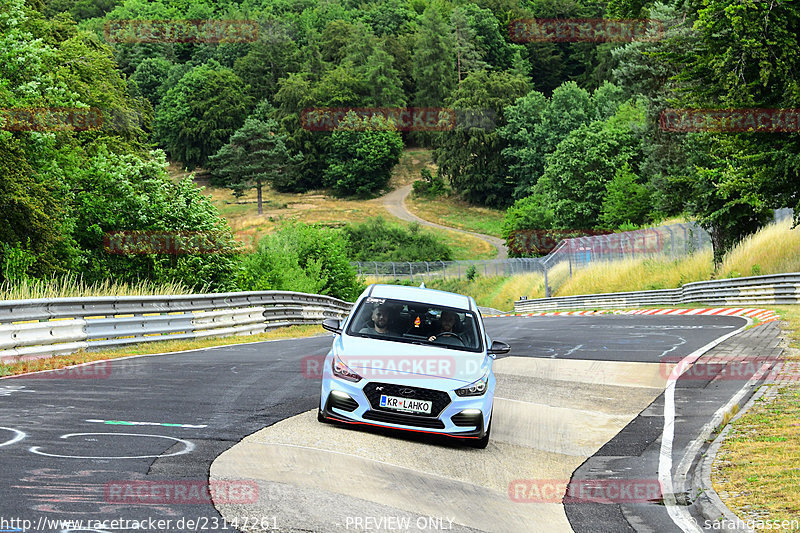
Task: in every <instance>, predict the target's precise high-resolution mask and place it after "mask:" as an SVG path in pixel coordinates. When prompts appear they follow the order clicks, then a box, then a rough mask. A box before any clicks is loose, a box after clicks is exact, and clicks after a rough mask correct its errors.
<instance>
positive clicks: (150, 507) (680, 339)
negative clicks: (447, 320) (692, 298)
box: [0, 315, 745, 532]
mask: <svg viewBox="0 0 800 533" xmlns="http://www.w3.org/2000/svg"><path fill="white" fill-rule="evenodd" d="M486 324H487V328H488V329H489V333H490V335H491V336H492V337H493V338H496V339H499V340H504V341H506V342H508V343H509V344H510V345H511V346H512V350H511V352H510V353H509V354H508V355H507V356H502V357H501V358H498V360H497V362H496V367H495V372H496V375H497V380H498V384H497V390H496V403H495V413H494V425H493V432H492V440H491V441H490V443H489V447H488V448H487V449H486V450H475V449H471V448H465V447H461V446H458V445H453V444H452V443H449V442H441V441H438V440H432V439H430V438H427V437H424V436H417V435H407V434H400V435H398V434H395V433H391V432H381V431H368V430H357V429H352V428H349V427H340V426H337V425H329V424H319V423H317V422H316V416H315V415H316V411H315V409H316V405H317V401H318V394H319V378H318V376H316V375H312V374H311V373H309V372H308V371H307V368H308V367H307V365H306V366H304V364H305V363H307V362H308V360H309V359H307V358H310V360H318V358H319V357H321V356H323V355H324V354H325V353H326V352H327V350H328V348H329V347H330V343H331V338H330V336H324V337H314V338H308V339H293V340H281V341H271V342H264V343H254V344H245V345H237V346H230V347H219V348H210V349H206V350H201V351H194V352H186V353H179V354H170V355H159V356H145V357H135V358H127V359H123V360H117V361H110V362H103V363H97V364H93V365H87V366H84V367H80V368H77V369H73V370H72V371H70V372H58V373H53V372H50V373H40V374H37V375H34V376H27V377H18V378H9V379H3V380H0V458H2V463H0V464H2V469H0V487H2V489H0V494H2V504H0V505H1V510H0V531H22V530H30V531H137V530H138V531H147V530H149V531H235V530H236V529H240V530H247V531H264V530H273V531H319V532H327V531H343V530H350V531H438V530H445V531H570V530H575V531H599V530H609V531H613V530H618V529H617V527H618V525H619V524H620V523H623V524H627V525H628V527H629V528H632V529H635V530H639V531H669V530H671V529H676V528H673V527H672V526H671V524H672V522H671V520H670V518H669V516H668V515H667V513H666V511H665V510H664V506H663V505H661V501H660V495H659V497H658V498H653V499H652V501H650V499H649V498H648V499H645V501H637V502H636V504H638V505H639V507H640V508H641V509H640V512H638V514H637V516H638V517H639V519H638V521H636V523H633V524H631V523H630V521H626V522H620V521H619V520H620V519H619V517H618V516H617V517H615V516H603V514H604V513H605V510H604V506H602V505H597V504H586V503H574V502H573V503H569V502H565V503H566V504H562V503H561V497H560V496H559V497H557V498H553V497H552V496H551V497H547V498H543V500H537V501H533V499H532V495H533V494H534V492H535V493H536V495H540V494H543V493H542V492H541V491H542V490H543V489H547V488H550V487H551V486H556V485H557V484H559V483H561V484H562V485H563V484H566V483H568V482H570V480H571V479H573V477H574V475H575V474H576V472H577V473H580V474H581V477H580V479H590V478H591V477H592V476H594V477H596V478H601V477H604V478H613V477H614V476H613V475H612V476H609V475H608V474H609V473H611V474H614V473H615V472H614V471H613V469H614V468H616V467H619V469H620V471H622V470H624V472H625V473H624V477H625V478H626V479H634V480H639V481H640V482H641V484H642V486H643V487H645V488H647V487H648V486H649V485H647V484H648V483H650V482H652V481H653V480H658V457H655V458H653V457H652V456H647V455H646V454H643V455H642V459H641V460H640V461H634V462H627V463H626V462H624V461H618V463H617V464H616V465H615V464H614V463H613V462H608V461H606V462H605V463H603V462H602V461H601V462H597V461H598V458H600V457H602V454H603V453H604V452H603V451H605V454H606V456H608V457H612V456H613V457H614V458H617V459H618V458H619V457H621V456H623V455H625V453H627V452H626V450H628V451H629V449H631V448H637V447H638V448H642V449H645V448H647V447H650V446H653V445H654V443H655V444H656V445H657V444H658V441H659V440H660V438H661V433H662V430H663V420H662V418H661V417H660V416H659V415H660V414H661V412H662V411H663V402H664V395H663V394H662V393H663V391H664V386H665V383H666V382H667V377H668V375H669V370H670V368H671V367H670V366H669V364H666V363H664V361H673V360H675V359H676V358H680V357H684V356H686V355H688V354H691V353H693V352H695V351H696V350H698V349H700V348H701V347H703V346H706V345H707V344H709V343H711V342H712V341H714V340H715V339H718V338H720V337H722V336H724V335H728V334H731V333H733V332H734V331H736V330H737V329H739V328H741V327H742V326H744V325H745V320H744V319H742V318H737V317H713V316H671V317H664V316H613V315H606V316H592V317H577V316H570V317H553V316H548V317H503V318H490V319H486ZM662 363H664V364H662ZM706 385H708V383H707V382H705V384H704V383H703V382H699V383H695V384H692V385H691V387H689V389H687V390H691V392H692V394H694V395H695V396H694V397H693V401H692V402H681V401H680V397H681V394H682V391H683V389H682V388H681V387H680V386H679V387H678V389H677V392H676V400H677V401H676V404H677V405H676V408H677V420H678V423H677V424H676V432H675V440H674V445H673V454H674V457H673V463H674V464H675V465H678V463H679V461H680V459H681V457H682V455H683V450H684V449H685V448H686V446H687V445H688V443H689V442H691V441H692V440H693V439H694V438H695V436H696V435H697V433H698V432H699V429H700V428H701V427H702V425H703V424H704V423H705V422H706V421H705V420H702V417H697V416H694V417H693V416H682V414H690V413H689V411H691V410H692V409H694V406H696V405H697V403H698V402H701V403H703V404H704V408H703V409H704V411H703V412H705V411H706V410H712V411H711V412H713V409H714V408H718V407H719V406H721V405H724V404H725V402H726V401H727V400H728V399H729V398H730V396H732V395H733V394H734V393H735V392H736V390H737V389H738V387H734V386H733V385H731V386H730V387H722V388H719V387H716V388H714V389H713V391H712V390H710V388H709V390H706V388H705V386H706ZM738 385H739V386H741V384H738ZM643 421H644V422H643ZM245 437H247V438H245ZM615 437H616V439H615ZM243 439H244V440H243ZM620 439H622V440H620ZM237 443H238V444H237ZM609 447H614V450H612V451H609V449H610V448H609ZM626 447H627V448H626ZM638 448H637V449H638ZM598 453H599V454H598ZM212 463H213V465H212ZM598 465H601V466H598ZM598 468H599V470H598ZM600 474H603V475H600ZM209 475H211V477H212V485H213V483H217V485H216V487H217V489H218V490H220V491H222V492H215V490H212V492H215V501H216V502H217V503H218V508H219V509H220V510H221V511H222V512H223V515H224V516H223V515H221V514H220V513H219V512H218V511H217V509H216V508H215V507H214V506H213V505H212V504H211V503H210V502H208V501H205V500H207V498H203V497H201V496H200V495H201V494H204V493H203V491H201V490H198V488H202V487H204V484H205V483H206V482H207V481H208V480H209ZM621 475H622V474H621ZM617 477H619V476H617ZM225 482H228V484H227V485H225ZM219 487H222V488H224V489H226V490H227V489H231V490H229V491H228V492H225V491H224V490H223V489H222V488H219ZM143 491H144V492H143ZM181 491H184V492H181ZM187 491H188V492H187ZM193 491H194V492H193ZM562 494H563V492H562ZM648 496H651V495H650V494H648ZM593 517H594V518H593ZM595 518H596V520H600V521H602V523H604V524H606V526H604V528H600V529H598V528H596V527H592V525H591V524H592V523H593V520H595ZM23 521H25V522H23ZM80 521H83V522H80ZM159 521H160V522H159ZM594 523H595V524H597V523H599V522H594ZM660 526H663V527H660ZM137 527H138V529H137ZM606 527H607V528H608V529H605V528H606ZM676 530H677V529H676Z"/></svg>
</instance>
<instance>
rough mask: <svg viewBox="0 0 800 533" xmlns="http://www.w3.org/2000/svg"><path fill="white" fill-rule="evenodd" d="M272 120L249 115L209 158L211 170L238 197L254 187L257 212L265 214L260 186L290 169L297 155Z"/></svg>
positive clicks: (278, 177) (295, 161)
mask: <svg viewBox="0 0 800 533" xmlns="http://www.w3.org/2000/svg"><path fill="white" fill-rule="evenodd" d="M277 130H278V123H277V122H276V121H275V120H272V119H270V120H267V121H264V120H259V119H255V118H248V119H247V120H246V121H245V123H244V126H242V127H241V128H239V129H238V130H237V131H236V132H235V133H234V134H233V135H232V136H231V138H230V141H229V142H228V144H226V145H225V146H223V147H222V148H220V149H219V151H218V152H217V153H216V154H215V155H214V156H212V157H211V158H210V168H211V172H212V174H213V175H214V177H215V178H217V179H218V180H219V182H220V183H222V184H223V185H224V186H225V187H227V188H229V189H231V190H232V191H233V193H234V195H236V196H237V197H241V196H242V195H243V194H244V193H245V192H246V191H247V190H249V189H252V188H255V189H256V191H257V192H258V214H259V215H261V214H263V213H264V209H263V206H262V188H263V186H264V185H265V184H267V183H271V182H273V181H275V180H276V179H280V177H281V175H282V174H284V173H287V172H291V171H292V166H293V165H294V164H295V163H297V159H298V158H297V157H292V156H291V155H290V154H289V150H287V148H286V138H285V136H283V135H280V134H278V133H275V132H276V131H277Z"/></svg>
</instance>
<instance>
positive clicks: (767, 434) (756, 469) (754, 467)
mask: <svg viewBox="0 0 800 533" xmlns="http://www.w3.org/2000/svg"><path fill="white" fill-rule="evenodd" d="M774 309H775V311H776V312H777V313H778V314H779V315H780V316H781V318H782V319H783V320H784V325H785V326H784V327H785V332H786V333H787V335H788V338H789V342H790V347H789V349H788V350H787V351H786V352H784V356H785V357H786V361H787V363H789V364H794V365H798V366H800V306H782V307H774ZM798 366H795V367H794V369H793V370H790V371H789V372H790V376H791V377H792V378H793V381H790V382H789V383H788V385H774V384H773V385H765V386H768V387H774V388H777V391H776V392H777V394H775V395H774V396H772V397H769V396H768V395H764V396H762V397H761V398H760V399H759V400H758V401H756V402H755V404H754V405H753V407H752V408H751V409H750V410H749V411H748V412H747V413H745V414H744V415H742V417H741V418H739V419H738V420H736V421H734V422H733V423H732V424H731V429H730V431H729V433H728V436H727V438H726V439H725V441H724V442H723V444H722V447H721V448H720V451H719V454H718V455H717V462H716V463H715V466H716V468H715V469H714V470H713V472H712V481H713V484H714V489H715V490H716V491H717V492H718V493H723V501H724V502H725V504H726V505H727V506H728V507H729V508H730V509H731V510H733V511H734V512H735V513H736V514H737V515H738V516H739V517H740V518H741V519H742V520H748V519H751V520H752V519H759V520H764V521H766V520H770V521H773V520H778V521H783V520H791V519H795V520H796V519H797V518H798V516H800V384H798V379H800V375H799V374H798V372H799V370H798ZM724 494H727V496H724Z"/></svg>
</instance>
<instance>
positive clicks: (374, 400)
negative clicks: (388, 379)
mask: <svg viewBox="0 0 800 533" xmlns="http://www.w3.org/2000/svg"><path fill="white" fill-rule="evenodd" d="M378 389H380V390H378ZM401 389H411V390H413V391H414V393H413V394H409V395H405V394H401V393H400V390H401ZM381 394H385V395H387V396H397V397H400V398H412V399H414V400H426V401H429V402H432V404H433V405H432V406H431V414H421V413H420V414H419V415H418V416H421V417H429V418H437V417H438V416H439V414H441V412H442V411H443V410H444V408H445V407H447V406H448V405H450V395H449V394H447V393H446V392H444V391H440V390H433V389H423V388H421V387H409V386H408V385H390V384H389V383H367V384H366V385H365V386H364V395H365V396H366V397H367V399H368V400H369V403H370V405H372V408H373V409H375V410H378V411H384V412H390V413H394V412H395V411H393V410H391V409H386V408H385V407H381Z"/></svg>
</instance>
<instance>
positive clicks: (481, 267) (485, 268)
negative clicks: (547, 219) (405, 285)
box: [353, 224, 711, 282]
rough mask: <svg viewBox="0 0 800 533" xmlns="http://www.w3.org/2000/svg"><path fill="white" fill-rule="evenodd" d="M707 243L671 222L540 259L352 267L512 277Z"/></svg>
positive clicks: (369, 273)
mask: <svg viewBox="0 0 800 533" xmlns="http://www.w3.org/2000/svg"><path fill="white" fill-rule="evenodd" d="M710 246H711V238H710V236H709V235H708V233H706V231H705V230H703V229H702V228H700V227H699V226H697V225H696V224H673V225H670V226H661V227H658V228H647V229H642V230H636V231H625V232H621V233H610V234H606V235H593V236H588V237H575V238H571V239H563V240H562V241H560V242H559V243H558V245H557V246H555V248H553V249H552V251H551V252H550V253H549V254H547V255H546V256H544V257H535V258H508V259H487V260H470V261H418V262H414V261H403V262H401V261H395V262H391V261H390V262H379V261H360V262H355V263H353V265H354V266H355V267H356V269H357V270H358V274H359V276H364V277H374V278H375V279H376V280H386V279H391V280H398V281H399V280H410V281H412V282H414V281H424V280H425V279H426V278H444V279H447V278H458V279H461V278H471V277H474V276H476V275H483V276H512V275H515V274H524V273H530V272H536V273H541V274H544V275H545V278H547V274H548V271H550V270H552V269H553V268H555V267H556V266H557V265H559V264H561V263H565V264H566V268H567V269H568V272H569V276H571V275H572V272H573V271H574V270H577V269H580V268H584V267H586V266H587V265H589V264H592V263H596V262H598V261H614V260H619V259H626V258H636V257H644V256H670V257H676V258H677V257H683V256H687V255H690V254H692V253H694V252H695V251H698V250H701V249H705V248H708V247H710Z"/></svg>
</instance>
